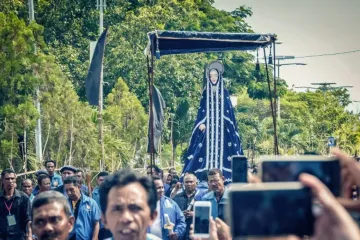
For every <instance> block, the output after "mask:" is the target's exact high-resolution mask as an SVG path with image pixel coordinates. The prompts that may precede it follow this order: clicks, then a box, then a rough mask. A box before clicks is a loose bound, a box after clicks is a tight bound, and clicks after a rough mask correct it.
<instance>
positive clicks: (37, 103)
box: [24, 0, 43, 165]
mask: <svg viewBox="0 0 360 240" xmlns="http://www.w3.org/2000/svg"><path fill="white" fill-rule="evenodd" d="M28 4H29V20H30V22H31V21H34V20H35V14H34V1H33V0H29V2H28ZM34 54H37V50H36V45H34ZM34 73H35V70H34ZM39 98H40V90H39V88H37V89H36V100H35V106H36V109H37V111H38V113H39V118H38V119H37V120H36V128H35V145H36V158H37V159H38V161H39V163H40V165H41V163H42V160H43V157H42V140H41V106H40V101H39ZM24 141H26V139H24Z"/></svg>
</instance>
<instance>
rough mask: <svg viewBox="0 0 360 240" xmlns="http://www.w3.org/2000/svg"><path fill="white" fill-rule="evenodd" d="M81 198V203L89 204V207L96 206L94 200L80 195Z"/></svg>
mask: <svg viewBox="0 0 360 240" xmlns="http://www.w3.org/2000/svg"><path fill="white" fill-rule="evenodd" d="M82 197H83V202H84V203H89V204H90V205H96V206H97V205H98V204H97V203H96V201H95V200H94V199H92V198H91V197H89V196H86V195H85V194H82Z"/></svg>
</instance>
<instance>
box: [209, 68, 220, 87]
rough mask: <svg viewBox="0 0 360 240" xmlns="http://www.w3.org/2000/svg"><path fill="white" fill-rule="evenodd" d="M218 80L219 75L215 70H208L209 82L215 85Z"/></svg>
mask: <svg viewBox="0 0 360 240" xmlns="http://www.w3.org/2000/svg"><path fill="white" fill-rule="evenodd" d="M218 79H219V73H218V71H217V70H216V69H211V70H210V81H211V82H212V84H216V83H217V82H218Z"/></svg>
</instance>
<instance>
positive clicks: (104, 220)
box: [101, 213, 108, 229]
mask: <svg viewBox="0 0 360 240" xmlns="http://www.w3.org/2000/svg"><path fill="white" fill-rule="evenodd" d="M101 222H102V223H103V224H104V227H105V228H106V229H108V227H107V221H106V217H105V215H104V214H103V213H101Z"/></svg>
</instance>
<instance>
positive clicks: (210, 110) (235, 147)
mask: <svg viewBox="0 0 360 240" xmlns="http://www.w3.org/2000/svg"><path fill="white" fill-rule="evenodd" d="M201 124H204V125H205V127H206V129H205V130H204V131H201V130H200V129H199V127H200V125H201ZM233 155H243V151H242V146H241V141H240V136H239V133H238V131H237V125H236V120H235V115H234V109H233V107H232V104H231V101H230V95H229V92H228V91H227V90H226V89H225V87H224V81H223V78H222V74H219V78H218V81H217V83H216V84H213V83H212V82H211V81H210V80H209V77H207V81H206V86H205V88H204V90H203V93H202V98H201V101H200V107H199V110H198V114H197V119H196V122H195V125H194V128H193V131H192V135H191V140H190V145H189V148H188V151H187V154H186V156H185V157H186V159H185V166H184V169H183V173H185V172H187V171H193V172H195V173H196V175H197V176H198V178H199V177H200V175H201V173H202V172H203V171H204V170H209V169H211V168H219V169H220V170H221V171H222V172H223V175H224V177H225V181H226V182H227V183H228V182H231V156H233Z"/></svg>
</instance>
